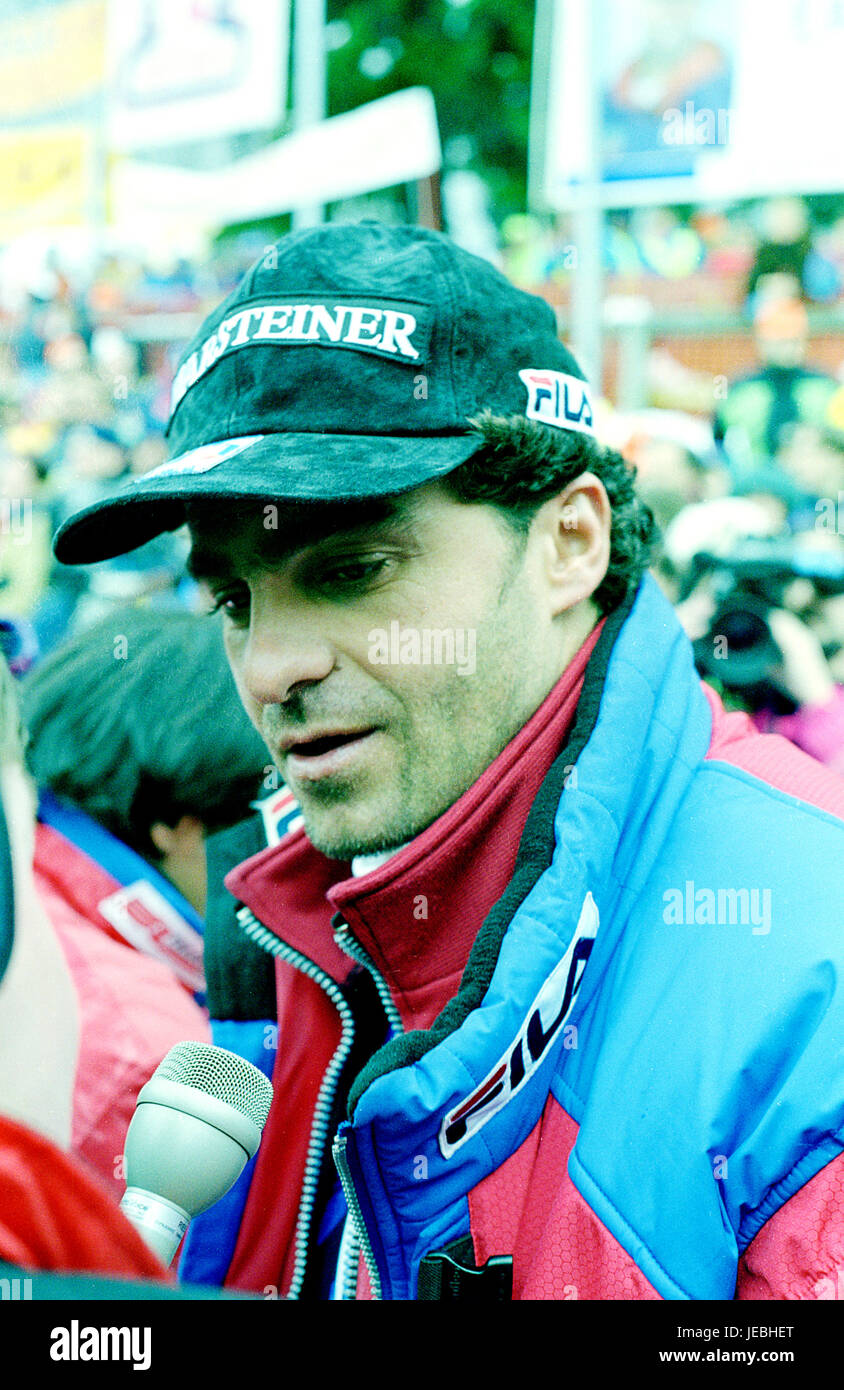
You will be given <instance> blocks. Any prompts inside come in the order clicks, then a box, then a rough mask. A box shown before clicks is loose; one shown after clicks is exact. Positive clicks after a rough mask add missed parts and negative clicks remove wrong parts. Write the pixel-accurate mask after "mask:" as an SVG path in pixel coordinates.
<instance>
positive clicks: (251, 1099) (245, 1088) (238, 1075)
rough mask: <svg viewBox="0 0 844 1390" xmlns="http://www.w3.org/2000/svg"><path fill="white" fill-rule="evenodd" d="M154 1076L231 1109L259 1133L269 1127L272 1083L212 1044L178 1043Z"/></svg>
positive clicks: (235, 1055)
mask: <svg viewBox="0 0 844 1390" xmlns="http://www.w3.org/2000/svg"><path fill="white" fill-rule="evenodd" d="M153 1075H154V1078H155V1079H157V1080H159V1081H175V1082H178V1083H180V1084H181V1085H183V1086H193V1087H194V1088H195V1090H197V1091H203V1092H204V1093H205V1094H206V1095H208V1096H213V1097H214V1099H215V1100H219V1101H222V1102H223V1103H224V1104H226V1105H231V1106H232V1107H233V1108H234V1109H235V1110H239V1111H240V1113H241V1114H242V1115H245V1116H246V1118H247V1119H249V1120H251V1121H252V1123H253V1124H255V1125H257V1127H258V1129H259V1130H262V1129H263V1128H264V1125H265V1124H266V1120H267V1116H268V1115H269V1113H270V1105H271V1104H272V1098H273V1088H272V1082H271V1081H270V1080H269V1079H268V1078H267V1077H266V1076H265V1075H264V1073H263V1072H262V1071H259V1070H258V1068H257V1067H255V1066H253V1065H252V1063H251V1062H247V1061H246V1060H245V1058H243V1057H239V1056H238V1055H237V1053H236V1052H229V1051H228V1050H227V1049H226V1048H224V1047H217V1046H215V1045H214V1044H213V1043H201V1042H180V1043H176V1044H175V1046H174V1047H171V1048H170V1051H169V1052H168V1053H167V1056H166V1057H165V1058H164V1060H163V1061H162V1062H160V1063H159V1065H158V1066H157V1067H156V1069H155V1072H154V1074H153Z"/></svg>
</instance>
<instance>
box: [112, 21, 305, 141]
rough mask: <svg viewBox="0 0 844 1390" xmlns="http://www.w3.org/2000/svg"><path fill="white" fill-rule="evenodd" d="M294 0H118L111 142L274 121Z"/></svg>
mask: <svg viewBox="0 0 844 1390" xmlns="http://www.w3.org/2000/svg"><path fill="white" fill-rule="evenodd" d="M288 43H289V0H219V2H218V3H217V4H213V5H197V4H195V3H194V0H110V3H109V10H108V70H109V76H108V85H109V145H110V146H111V147H112V148H113V149H115V150H122V151H134V150H140V149H153V148H161V147H164V146H167V145H171V144H176V143H178V144H186V143H188V142H190V141H192V140H207V139H213V138H215V137H217V136H224V135H235V134H240V133H241V132H244V131H250V130H261V129H267V128H270V127H272V126H274V125H276V124H277V123H278V122H279V121H280V120H281V118H282V116H283V114H284V107H285V102H286V96H287V59H288Z"/></svg>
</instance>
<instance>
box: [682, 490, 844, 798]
mask: <svg viewBox="0 0 844 1390" xmlns="http://www.w3.org/2000/svg"><path fill="white" fill-rule="evenodd" d="M781 523H782V512H781V504H780V503H779V501H778V499H775V498H768V497H765V496H762V495H760V496H758V497H756V498H736V497H731V498H723V499H720V500H718V501H716V502H712V503H704V504H702V505H701V506H699V507H689V508H687V509H686V511H685V512H682V513H681V514H680V515H679V516H678V517H677V518H676V519H675V520H674V522H673V523H672V525H671V526H670V527H669V529H668V532H667V535H666V538H665V549H666V552H667V555H668V556H669V557H670V561H671V563H672V564H673V566H674V571H675V573H676V574H677V575H678V576H679V577H680V583H679V585H678V591H677V597H678V598H679V600H680V601H679V602H678V604H677V614H678V617H679V618H680V620H681V622H682V623H683V626H684V627H685V629H686V631H687V633H688V635H689V636H690V637H691V638H692V640H693V643H694V648H695V657H696V661H697V664H698V669H699V670H700V673H701V675H702V676H704V678H705V679H707V680H709V681H710V682H711V683H712V684H714V685H715V686H716V687H717V688H719V689H720V691H721V692H722V693H723V694H725V695H726V696H727V697H728V698H729V700H730V701H731V703H733V704H736V705H739V706H740V707H742V708H743V709H745V710H747V712H748V713H750V714H751V716H752V718H753V720H754V723H755V724H756V726H757V727H758V728H759V729H760V730H761V731H763V732H775V733H780V734H783V735H784V736H785V737H786V738H789V739H791V741H792V742H793V743H795V744H797V746H798V747H800V748H802V749H803V750H804V751H805V752H807V753H809V754H811V755H812V756H813V757H815V758H817V759H818V760H819V761H821V762H824V763H826V764H827V765H829V766H831V767H833V768H834V769H835V770H836V771H839V772H844V684H842V681H841V675H842V661H841V656H842V650H844V541H842V540H841V538H840V537H839V536H836V535H834V534H830V533H824V532H822V531H815V532H813V533H810V534H805V535H798V536H796V537H792V536H789V535H788V534H786V533H785V532H784V531H783V530H782V524H781Z"/></svg>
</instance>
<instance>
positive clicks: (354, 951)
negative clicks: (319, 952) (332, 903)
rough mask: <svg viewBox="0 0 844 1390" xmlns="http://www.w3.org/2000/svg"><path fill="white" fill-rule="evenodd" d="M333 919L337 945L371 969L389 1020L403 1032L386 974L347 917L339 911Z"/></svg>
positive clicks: (392, 1025) (360, 963) (399, 1031)
mask: <svg viewBox="0 0 844 1390" xmlns="http://www.w3.org/2000/svg"><path fill="white" fill-rule="evenodd" d="M333 921H334V922H335V923H336V926H335V928H334V940H335V941H336V942H337V945H338V946H339V947H340V949H341V951H345V952H346V955H347V956H351V957H352V960H356V961H357V963H358V965H362V966H363V967H364V969H365V970H368V971H369V973H370V975H371V976H372V979H373V981H374V982H375V988H376V989H377V991H378V997H379V999H380V1000H381V1004H382V1006H383V1009H384V1013H385V1014H386V1015H387V1022H388V1023H389V1025H390V1027H391V1028H392V1030H393V1032H394V1033H396V1034H398V1033H403V1032H404V1024H403V1023H402V1021H401V1014H400V1013H399V1011H398V1009H397V1008H396V1006H395V1004H394V1003H393V996H392V995H391V994H390V989H389V986H388V984H387V981H386V980H385V979H384V976H383V975H382V974H381V973H380V972H379V970H378V968H377V967H376V965H375V963H374V961H373V960H372V957H371V956H368V955H367V954H366V951H365V950H364V949H363V947H362V946H361V944H360V942H359V941H358V940H357V938H356V937H354V936H352V929H351V927H350V926H349V924H348V922H347V921H346V919H345V918H344V917H341V916H340V914H339V913H337V914H336V915H335V917H334V918H333Z"/></svg>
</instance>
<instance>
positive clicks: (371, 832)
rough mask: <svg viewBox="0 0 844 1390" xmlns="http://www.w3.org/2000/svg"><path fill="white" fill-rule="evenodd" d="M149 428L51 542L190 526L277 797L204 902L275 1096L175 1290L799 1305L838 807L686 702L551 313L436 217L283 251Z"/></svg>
mask: <svg viewBox="0 0 844 1390" xmlns="http://www.w3.org/2000/svg"><path fill="white" fill-rule="evenodd" d="M169 433H170V441H171V447H172V451H173V454H174V458H173V460H172V461H171V462H170V463H168V464H165V465H164V466H163V467H162V468H159V469H157V470H154V471H153V472H152V473H150V474H147V475H145V477H144V478H142V479H139V480H137V481H136V482H135V483H133V484H132V485H130V486H129V487H128V488H127V489H126V491H125V492H124V494H123V495H122V496H120V497H119V498H117V499H115V500H113V501H111V502H108V503H106V504H104V505H102V506H98V507H94V508H89V509H88V510H87V511H85V512H83V513H81V514H80V515H79V516H78V517H77V518H74V519H71V521H70V522H69V523H68V524H67V525H66V526H65V527H64V528H63V529H62V530H61V532H60V533H59V535H58V536H57V540H56V553H57V555H58V557H59V558H60V559H61V560H63V561H65V562H70V563H80V562H86V561H90V560H95V559H100V558H103V557H105V556H106V555H109V554H114V553H116V552H117V551H118V550H120V549H122V548H128V547H131V546H133V545H138V544H141V543H142V542H143V541H144V540H147V539H149V538H150V537H151V536H153V535H154V534H156V533H157V532H158V531H160V530H161V529H162V528H168V527H176V526H178V525H180V524H181V523H182V522H183V521H184V520H185V519H187V521H188V524H189V527H190V531H191V538H192V542H193V550H192V558H191V568H192V570H193V572H194V573H195V574H196V575H197V576H199V577H201V578H202V579H203V581H204V582H205V583H206V584H207V586H208V588H209V590H210V592H211V595H212V596H213V602H214V604H215V606H217V607H218V608H221V609H222V610H223V611H224V613H225V614H226V638H225V640H226V646H227V650H228V654H229V660H230V662H231V665H232V669H233V671H234V674H235V679H236V682H237V685H238V688H239V690H240V693H241V698H242V699H243V701H244V704H245V706H246V709H247V711H248V713H249V714H250V716H251V718H252V720H253V722H254V723H255V725H256V727H258V728H259V729H260V731H261V732H262V734H263V736H264V738H265V740H266V742H267V745H268V747H269V748H270V751H271V753H272V755H273V758H274V759H275V761H276V763H277V765H278V768H279V771H280V774H281V775H282V776H283V779H284V781H285V783H286V784H287V786H288V788H289V789H290V790H291V791H292V793H293V794H294V795H295V797H296V799H297V800H298V802H299V805H300V808H301V814H302V816H303V817H304V828H303V829H302V828H300V829H298V830H292V829H291V830H288V832H287V833H286V834H284V835H283V836H282V837H281V839H280V840H279V842H278V843H277V844H275V845H271V846H270V847H268V848H266V849H264V850H263V851H261V852H259V853H258V854H256V855H254V856H252V857H250V858H249V859H248V860H247V861H246V862H245V863H243V864H241V865H240V866H239V867H238V868H237V869H236V870H234V871H233V872H232V873H230V874H229V875H228V878H227V884H228V887H229V888H230V890H231V892H232V893H233V894H234V896H235V897H236V898H237V899H238V900H239V902H240V903H241V904H242V906H241V908H240V909H239V911H238V919H239V922H240V926H241V928H242V930H243V931H244V932H245V934H246V936H247V937H248V938H250V939H251V941H252V942H253V943H254V944H255V945H256V946H257V947H258V948H259V949H261V950H263V951H264V952H266V953H267V958H268V959H274V961H275V966H276V982H277V1000H278V1030H277V1039H278V1050H277V1054H276V1060H275V1068H274V1073H273V1084H274V1090H275V1101H274V1104H273V1107H272V1110H271V1113H270V1118H269V1120H268V1123H267V1127H266V1129H265V1131H264V1139H263V1143H262V1148H261V1150H260V1152H259V1155H258V1161H257V1166H256V1169H255V1172H254V1175H253V1176H252V1180H251V1184H250V1186H249V1188H248V1191H246V1192H244V1191H241V1192H240V1195H239V1197H238V1199H237V1202H238V1203H239V1205H237V1204H235V1205H234V1206H232V1205H231V1204H229V1205H227V1206H226V1207H225V1210H224V1212H223V1213H222V1215H221V1216H220V1218H219V1220H218V1221H217V1224H216V1225H215V1226H214V1227H213V1232H212V1231H210V1230H209V1228H208V1227H207V1226H206V1227H205V1230H204V1233H203V1232H202V1227H201V1225H200V1223H201V1222H202V1220H203V1218H199V1221H198V1222H197V1223H195V1229H196V1230H198V1231H200V1233H201V1234H202V1235H203V1239H202V1240H201V1242H200V1246H201V1248H200V1249H199V1251H198V1252H197V1256H196V1259H195V1260H194V1261H193V1262H192V1263H189V1266H188V1270H189V1273H190V1276H191V1277H193V1278H194V1279H196V1278H197V1277H198V1271H199V1268H200V1265H201V1264H202V1261H203V1260H204V1262H205V1263H204V1267H203V1269H202V1273H203V1276H204V1277H207V1278H209V1279H210V1278H218V1279H220V1280H222V1281H224V1282H225V1283H226V1284H228V1285H233V1286H235V1287H242V1288H253V1289H255V1288H262V1289H263V1290H264V1291H265V1292H266V1291H270V1292H273V1291H274V1292H277V1293H278V1294H280V1295H281V1296H283V1297H288V1298H297V1297H321V1296H322V1297H325V1296H330V1295H331V1292H332V1291H333V1293H334V1295H335V1296H338V1297H343V1296H346V1297H355V1296H359V1297H367V1296H375V1297H380V1298H385V1299H415V1298H423V1299H430V1298H452V1297H458V1298H462V1297H472V1298H484V1297H489V1298H492V1299H499V1298H502V1297H503V1298H509V1297H513V1298H518V1299H532V1298H550V1299H561V1298H599V1299H611V1298H659V1297H662V1298H692V1299H712V1298H714V1299H731V1298H733V1297H735V1296H738V1297H742V1298H760V1297H761V1298H767V1297H794V1298H797V1297H818V1296H823V1292H822V1291H823V1289H825V1288H826V1287H827V1284H826V1283H825V1282H824V1281H828V1280H830V1279H831V1278H832V1277H833V1275H834V1271H835V1269H836V1267H837V1266H839V1265H842V1264H844V1209H842V1195H841V1194H842V1191H844V1185H842V1174H844V1160H842V1159H841V1156H840V1154H841V1148H842V1142H841V1127H842V1119H844V1100H843V1099H842V1093H844V1086H842V1075H841V1062H840V1060H837V1048H838V1040H839V1038H840V1029H841V1021H842V1020H841V1013H842V1006H841V999H840V994H839V996H838V997H837V998H836V996H835V993H834V986H833V979H834V968H833V966H832V964H831V962H832V959H833V957H834V956H835V954H836V953H838V954H839V955H840V951H841V947H840V943H839V932H838V926H837V923H838V917H839V914H838V912H837V910H836V906H835V904H834V897H835V893H834V885H832V886H831V885H830V883H829V872H830V868H831V866H832V865H834V864H835V863H838V862H840V857H841V823H840V821H839V820H838V819H836V813H837V812H840V811H841V810H842V809H844V792H843V791H842V784H841V783H840V782H839V781H838V779H836V778H835V777H834V776H833V775H832V774H830V773H828V772H827V771H826V769H824V768H823V767H821V766H820V765H819V764H816V763H814V762H813V761H812V760H811V759H809V758H807V757H805V756H804V755H803V754H801V753H800V752H799V751H798V750H796V749H794V748H792V747H791V746H790V745H789V744H787V743H786V742H785V741H783V740H780V739H776V738H760V737H759V736H757V735H756V734H755V733H754V731H753V730H752V728H751V726H750V725H749V723H748V721H747V720H746V718H745V717H744V716H743V715H725V713H724V711H723V709H722V708H721V705H720V703H719V701H718V700H717V698H716V697H715V696H714V695H713V694H712V692H710V691H706V690H704V689H703V688H702V687H701V684H700V682H699V680H698V678H697V676H696V674H695V671H694V666H693V661H692V654H691V649H690V646H689V643H688V641H687V639H686V637H685V635H684V634H683V632H682V631H681V629H680V626H679V624H678V623H677V621H676V619H675V618H674V615H673V612H672V610H671V608H670V606H669V604H668V603H667V601H666V600H665V599H664V598H663V597H662V595H661V594H660V593H659V591H658V589H657V587H656V585H655V584H654V582H653V581H652V580H651V579H650V578H649V577H647V576H646V577H644V578H643V572H644V570H645V566H646V563H647V551H648V545H649V542H650V536H651V521H650V517H649V514H647V512H646V511H645V510H644V509H643V508H642V507H641V504H640V503H639V502H638V500H637V498H636V496H635V493H634V490H633V486H632V477H631V475H630V473H629V471H628V470H627V468H626V466H625V464H624V462H623V460H622V459H620V458H619V457H618V456H617V455H615V454H612V453H611V452H609V451H607V450H604V449H602V448H601V447H600V445H599V444H598V443H597V441H596V440H595V438H594V437H593V435H592V433H591V409H590V405H589V394H588V387H587V386H586V384H585V382H584V381H583V380H582V375H581V373H580V371H579V368H578V367H577V364H576V363H575V362H574V360H573V359H572V357H571V356H570V355H569V353H568V352H567V351H566V350H565V348H564V347H563V346H562V345H561V344H560V343H559V341H558V340H557V336H556V329H555V322H554V316H553V314H552V312H551V310H550V309H549V308H548V307H547V306H546V305H545V304H543V303H542V302H541V301H539V300H536V299H534V298H533V297H532V296H529V295H525V294H523V293H521V292H520V291H517V290H515V289H513V288H512V287H511V286H510V285H509V284H508V283H507V282H506V281H505V280H504V279H503V278H502V277H501V276H500V275H499V274H498V272H496V271H495V270H493V269H492V268H491V267H490V266H488V265H486V264H485V263H483V262H481V261H479V260H476V259H475V258H474V257H472V256H469V255H468V254H466V253H464V252H462V251H460V250H458V249H457V248H456V247H454V246H452V245H450V243H449V242H448V241H447V240H446V239H445V238H443V237H441V236H439V235H437V234H435V233H432V232H427V231H422V230H419V229H415V228H387V227H382V226H380V225H378V224H376V223H363V224H361V225H359V226H355V227H327V228H321V229H317V230H311V231H307V232H302V233H297V234H295V235H293V236H291V237H288V238H286V239H285V240H283V241H282V242H281V243H280V244H279V245H278V246H277V247H274V248H272V250H271V251H270V252H269V253H268V254H267V255H266V256H265V257H264V258H263V259H262V261H260V262H258V263H257V264H256V265H255V266H254V267H253V269H252V270H251V271H250V272H249V273H248V274H247V276H246V278H245V279H244V281H243V283H242V284H241V285H240V287H239V288H238V290H237V291H235V292H234V293H233V294H232V295H231V296H230V297H229V299H228V300H227V301H226V302H225V303H224V304H223V305H222V306H221V308H220V309H219V310H217V311H216V313H214V314H213V315H212V316H211V318H210V319H209V320H207V321H206V323H205V324H204V325H203V327H202V329H201V330H200V332H199V334H198V335H197V337H196V339H195V340H194V342H193V343H192V344H191V346H190V348H189V350H188V351H187V353H186V355H185V357H184V359H183V362H182V365H181V366H180V368H179V370H178V372H177V374H176V378H175V382H174V388H173V413H172V417H171V421H170V426H169ZM831 887H832V891H831ZM235 995H236V991H230V997H229V998H227V999H226V1001H225V1010H226V1017H229V1018H232V1019H237V1018H243V1017H244V1015H243V1014H242V1013H240V1012H239V1010H240V1008H241V1007H242V1005H243V1001H242V1000H239V999H237V998H236V997H235ZM220 1007H221V1006H220V1003H219V1001H216V1002H215V1001H211V1008H212V1013H214V1012H215V1011H216V1010H219V1009H220ZM218 1016H219V1013H218ZM271 1041H274V1038H273V1039H271ZM344 1117H345V1118H344ZM335 1135H336V1137H335ZM330 1150H332V1151H333V1153H334V1157H335V1162H336V1166H337V1169H338V1172H339V1174H340V1177H341V1180H342V1188H343V1194H344V1196H345V1199H346V1205H347V1208H348V1216H347V1217H345V1219H344V1208H343V1202H342V1199H341V1198H340V1197H339V1196H338V1193H337V1192H336V1190H334V1186H333V1174H332V1170H331V1165H330V1159H329V1151H330ZM221 1206H223V1204H221ZM338 1244H339V1249H338ZM361 1257H362V1259H361Z"/></svg>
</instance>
